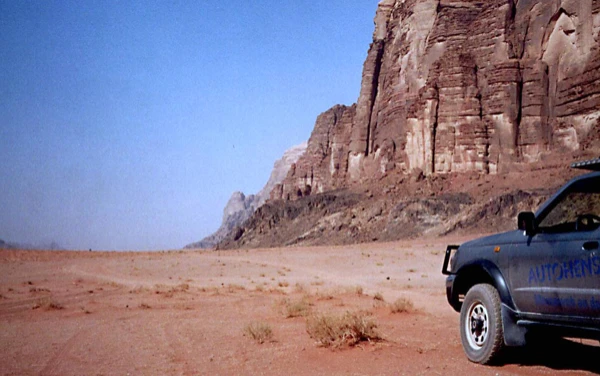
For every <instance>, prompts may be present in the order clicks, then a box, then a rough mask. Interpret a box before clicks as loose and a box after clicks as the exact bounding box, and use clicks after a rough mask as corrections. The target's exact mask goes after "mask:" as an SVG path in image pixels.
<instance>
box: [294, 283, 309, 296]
mask: <svg viewBox="0 0 600 376" xmlns="http://www.w3.org/2000/svg"><path fill="white" fill-rule="evenodd" d="M294 291H295V292H297V293H301V294H306V293H307V292H308V290H307V289H306V286H305V285H304V284H302V283H300V282H297V283H296V285H294Z"/></svg>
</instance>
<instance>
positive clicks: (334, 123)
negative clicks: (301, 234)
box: [272, 0, 600, 199]
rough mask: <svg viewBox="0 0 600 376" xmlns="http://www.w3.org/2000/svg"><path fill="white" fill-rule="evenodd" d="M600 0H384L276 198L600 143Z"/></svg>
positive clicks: (504, 167) (497, 167) (514, 164)
mask: <svg viewBox="0 0 600 376" xmlns="http://www.w3.org/2000/svg"><path fill="white" fill-rule="evenodd" d="M599 45H600V0H489V1H473V0H471V1H464V0H463V1H455V0H420V1H417V0H383V1H381V2H380V4H379V7H378V10H377V14H376V17H375V31H374V33H373V42H372V44H371V46H370V48H369V52H368V56H367V59H366V61H365V63H364V70H363V76H362V86H361V91H360V96H359V98H358V101H357V103H356V104H355V105H353V106H350V107H346V106H335V107H333V108H332V109H330V110H328V111H327V112H325V113H323V114H321V115H320V116H319V118H318V119H317V121H316V124H315V128H314V131H313V133H312V135H311V137H310V140H309V143H308V148H307V152H306V154H305V155H304V156H303V157H302V158H300V160H299V161H298V163H297V164H295V165H294V166H293V167H292V169H291V170H290V172H289V174H288V176H287V177H286V179H285V180H284V181H283V183H282V184H281V185H279V186H277V187H276V189H275V190H274V191H273V192H272V197H273V198H274V199H277V198H283V199H296V198H298V197H302V196H306V195H310V194H314V193H321V192H326V191H329V190H332V189H338V188H346V187H352V186H360V185H362V184H364V183H365V182H368V181H377V180H378V179H381V178H382V177H384V176H386V175H388V174H390V173H392V172H393V173H395V174H399V175H402V174H407V173H411V172H412V171H423V173H424V174H425V175H435V174H447V173H454V172H458V173H461V172H477V173H480V174H486V175H488V174H491V175H495V174H503V173H505V172H507V171H511V170H515V169H517V170H518V169H527V168H528V166H529V165H530V164H531V163H533V162H543V161H544V160H545V159H546V158H548V157H549V156H552V157H556V156H557V155H564V156H565V158H567V159H572V158H573V156H574V155H577V154H578V153H580V152H589V153H598V151H599V150H600V145H599V141H598V140H599V128H600V47H599Z"/></svg>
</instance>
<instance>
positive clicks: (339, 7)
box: [0, 0, 378, 250]
mask: <svg viewBox="0 0 600 376" xmlns="http://www.w3.org/2000/svg"><path fill="white" fill-rule="evenodd" d="M377 2H378V1H377V0H327V1H315V0H297V1H281V0H257V1H239V0H230V1H214V0H199V1H191V0H190V1H173V0H170V1H166V0H165V1H109V0H98V1H94V0H89V1H81V0H74V1H66V0H61V1H46V0H44V1H19V0H0V239H3V240H5V241H9V242H20V243H30V244H48V243H50V242H56V243H58V244H60V245H61V246H63V247H65V248H69V249H88V248H92V249H114V250H145V249H147V250H156V249H176V248H181V247H183V246H184V245H186V244H188V243H191V242H194V241H197V240H200V239H201V238H203V237H204V236H206V235H209V234H211V233H212V232H214V231H215V230H216V229H217V228H218V227H219V225H220V223H221V217H222V211H223V208H224V206H225V204H226V203H227V200H228V199H229V197H230V196H231V194H232V193H233V192H234V191H243V192H245V193H247V194H249V193H256V192H258V191H259V190H260V189H261V188H262V186H263V185H264V184H265V183H266V181H267V180H268V177H269V175H270V172H271V169H272V166H273V163H274V162H275V160H276V159H278V158H280V157H281V155H282V154H283V152H284V151H285V150H286V149H288V148H289V147H291V146H294V145H296V144H300V143H302V142H303V141H305V140H307V139H308V137H309V136H310V132H311V131H312V128H313V126H314V122H315V120H316V117H317V116H318V115H319V114H320V113H321V112H323V111H326V110H327V109H328V108H330V107H331V106H333V105H335V104H337V103H341V104H351V103H353V102H355V101H356V100H357V98H358V95H359V89H360V81H361V73H362V65H363V62H364V59H365V58H366V53H367V50H368V47H369V43H370V42H371V38H372V33H373V29H374V26H373V18H374V16H375V10H376V7H377Z"/></svg>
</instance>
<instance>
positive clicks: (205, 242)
mask: <svg viewBox="0 0 600 376" xmlns="http://www.w3.org/2000/svg"><path fill="white" fill-rule="evenodd" d="M306 147H307V143H306V142H304V143H302V144H300V145H297V146H294V147H292V148H290V149H288V150H287V151H286V152H285V153H284V154H283V157H281V159H279V160H277V161H276V162H275V165H274V166H273V171H272V172H271V176H270V178H269V180H268V181H267V184H265V186H264V187H263V189H261V190H260V192H258V193H257V194H255V195H249V196H246V195H245V194H244V193H242V192H234V193H233V194H232V195H231V198H230V199H229V201H228V202H227V205H226V206H225V209H223V221H222V223H221V227H219V229H218V230H217V231H216V232H215V233H213V234H212V235H209V236H207V237H206V238H204V239H202V240H200V241H199V242H195V243H192V244H188V245H186V246H185V248H186V249H194V248H204V249H208V248H213V247H215V246H216V245H217V244H218V243H219V242H220V241H221V240H223V239H224V238H225V237H226V236H227V235H228V234H229V232H231V231H232V230H234V229H236V228H238V227H239V226H240V225H241V224H243V223H244V222H245V221H246V220H247V219H248V218H250V217H251V216H252V214H254V212H255V211H256V209H258V208H259V207H261V206H262V205H263V204H264V203H265V202H266V201H267V200H268V199H269V195H270V193H271V191H272V190H273V188H275V187H276V186H277V185H279V184H281V182H282V181H283V179H285V177H286V176H287V174H288V171H289V170H290V168H291V167H292V165H293V164H295V163H296V162H297V161H298V159H299V158H300V156H302V155H303V154H304V152H305V151H306Z"/></svg>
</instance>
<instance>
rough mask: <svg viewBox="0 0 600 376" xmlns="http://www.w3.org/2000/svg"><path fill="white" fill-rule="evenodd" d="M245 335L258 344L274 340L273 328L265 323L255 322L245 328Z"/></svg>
mask: <svg viewBox="0 0 600 376" xmlns="http://www.w3.org/2000/svg"><path fill="white" fill-rule="evenodd" d="M244 333H245V334H247V335H248V336H249V337H250V338H252V339H253V340H255V341H256V342H258V343H261V344H262V343H265V341H269V340H271V339H272V338H273V330H271V326H270V325H269V324H267V323H264V322H253V323H250V324H248V325H246V327H245V328H244Z"/></svg>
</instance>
